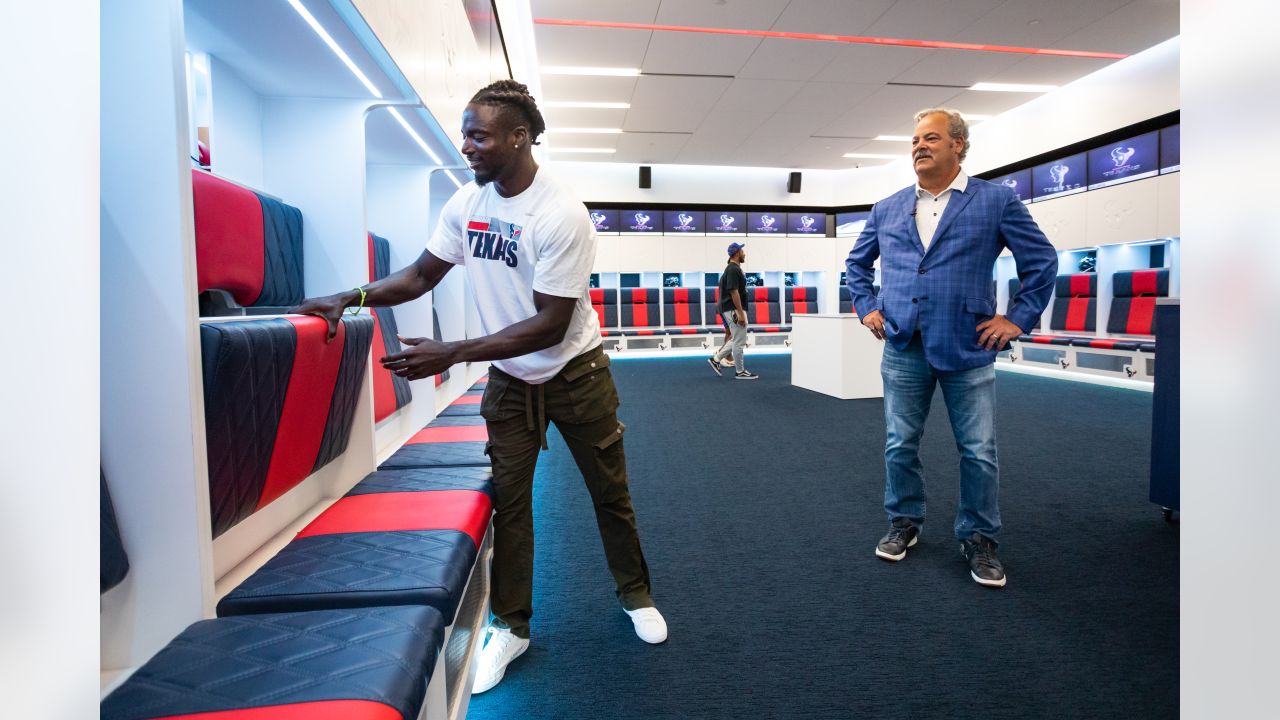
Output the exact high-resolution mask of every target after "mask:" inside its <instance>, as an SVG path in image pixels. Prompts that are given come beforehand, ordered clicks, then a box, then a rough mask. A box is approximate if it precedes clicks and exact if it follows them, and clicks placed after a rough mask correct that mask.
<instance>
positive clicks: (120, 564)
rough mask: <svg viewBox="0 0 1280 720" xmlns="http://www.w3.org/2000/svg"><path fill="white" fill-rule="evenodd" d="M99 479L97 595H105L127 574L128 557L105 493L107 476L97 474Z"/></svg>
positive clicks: (113, 510)
mask: <svg viewBox="0 0 1280 720" xmlns="http://www.w3.org/2000/svg"><path fill="white" fill-rule="evenodd" d="M99 477H100V478H101V490H100V492H101V504H102V514H101V515H100V516H99V520H98V534H99V536H100V543H99V550H98V552H99V562H98V568H99V576H100V577H99V588H100V590H99V591H98V592H99V594H101V593H105V592H106V591H108V590H110V589H111V588H113V587H115V586H117V585H119V584H120V583H121V582H122V581H123V580H124V576H125V575H128V574H129V555H128V554H127V553H126V552H125V551H124V540H123V539H122V538H121V537H120V525H119V524H118V523H117V522H116V508H115V505H113V504H112V502H111V493H110V492H108V491H107V475H106V473H99Z"/></svg>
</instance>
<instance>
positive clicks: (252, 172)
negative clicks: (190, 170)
mask: <svg viewBox="0 0 1280 720" xmlns="http://www.w3.org/2000/svg"><path fill="white" fill-rule="evenodd" d="M209 83H210V85H211V87H212V90H211V94H212V107H213V121H212V123H211V124H210V126H209V158H210V163H211V166H210V167H211V170H212V171H213V172H214V173H216V174H218V175H221V176H222V177H225V178H228V179H230V180H235V181H236V182H238V183H241V184H243V185H248V186H249V187H251V188H255V189H262V98H261V97H259V96H258V94H257V93H255V92H254V91H253V89H252V88H250V87H249V86H248V85H247V84H245V82H244V80H243V79H241V78H240V76H239V75H237V74H236V72H235V71H234V70H232V69H231V66H230V65H228V64H226V63H225V62H223V61H222V60H220V59H219V58H217V57H216V56H213V55H210V56H209Z"/></svg>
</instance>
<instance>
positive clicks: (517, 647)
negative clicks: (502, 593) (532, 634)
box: [471, 625, 529, 694]
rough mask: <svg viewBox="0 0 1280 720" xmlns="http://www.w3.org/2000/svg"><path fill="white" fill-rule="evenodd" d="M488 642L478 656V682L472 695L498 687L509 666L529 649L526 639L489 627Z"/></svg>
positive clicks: (508, 631)
mask: <svg viewBox="0 0 1280 720" xmlns="http://www.w3.org/2000/svg"><path fill="white" fill-rule="evenodd" d="M486 635H487V637H488V640H487V642H485V644H484V648H482V649H481V650H480V653H479V654H478V655H477V656H476V681H475V684H474V685H472V687H471V692H472V694H476V693H482V692H484V691H486V690H489V689H491V688H492V687H493V686H494V685H497V684H498V683H499V682H500V681H501V680H502V676H503V675H505V674H506V673H507V665H509V664H511V661H512V660H515V659H516V658H518V657H520V656H521V655H523V654H524V651H525V650H528V649H529V641H528V639H526V638H521V637H516V636H515V634H514V633H512V632H511V631H510V630H505V629H501V628H496V627H494V626H492V625H490V626H489V631H488V633H486Z"/></svg>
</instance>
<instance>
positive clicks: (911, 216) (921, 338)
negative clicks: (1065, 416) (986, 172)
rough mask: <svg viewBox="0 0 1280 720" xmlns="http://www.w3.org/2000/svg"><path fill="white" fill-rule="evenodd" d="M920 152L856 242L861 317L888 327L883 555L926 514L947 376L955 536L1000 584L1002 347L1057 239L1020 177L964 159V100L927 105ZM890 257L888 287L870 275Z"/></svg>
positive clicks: (853, 258) (854, 278)
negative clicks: (908, 178)
mask: <svg viewBox="0 0 1280 720" xmlns="http://www.w3.org/2000/svg"><path fill="white" fill-rule="evenodd" d="M915 120H916V127H915V134H914V136H913V137H912V140H911V158H912V164H913V167H914V169H915V172H916V177H917V178H918V182H917V184H916V185H915V186H914V187H908V188H905V189H903V190H900V191H899V192H897V193H895V194H893V195H891V196H889V197H888V198H886V199H884V200H882V201H880V202H879V203H877V204H876V206H875V207H874V208H872V210H871V217H870V218H868V219H867V224H866V227H865V228H863V230H862V234H861V235H859V236H858V241H857V243H856V244H855V245H854V246H853V249H852V250H851V251H850V252H849V258H848V260H847V261H846V263H845V265H846V267H847V268H848V285H849V290H850V292H851V293H852V294H853V305H854V309H855V310H856V311H857V313H858V316H859V317H860V318H861V319H862V324H863V325H865V326H866V327H867V328H868V329H869V330H870V331H871V332H872V333H873V334H874V335H875V336H876V337H877V338H879V339H881V340H887V342H886V343H885V347H884V358H883V360H882V362H881V366H880V367H881V376H882V377H883V378H884V416H885V426H886V440H885V450H884V460H885V491H884V508H885V512H886V514H887V515H888V517H889V524H890V525H889V532H888V534H886V535H885V536H884V537H883V538H881V540H880V542H879V544H877V545H876V555H877V556H878V557H880V558H883V559H885V560H890V561H898V560H901V559H903V558H904V557H906V555H907V548H909V547H911V546H913V545H915V544H916V541H917V540H918V538H919V535H920V527H921V525H922V524H923V523H924V518H925V489H924V468H923V466H922V465H921V463H920V456H919V451H920V438H921V437H922V435H923V433H924V425H925V420H926V419H927V418H928V417H929V407H930V405H931V404H932V400H933V393H934V387H935V386H937V385H941V386H942V396H943V398H944V400H945V401H946V405H947V414H948V415H949V416H950V419H951V430H952V433H953V434H954V435H955V440H956V445H957V446H958V447H959V448H960V507H959V509H958V510H957V512H956V518H955V527H954V532H955V537H956V538H957V539H958V540H959V541H960V550H961V553H962V554H963V555H964V557H965V559H966V560H967V561H968V563H969V573H970V575H971V576H972V577H973V579H974V580H975V581H976V582H978V583H979V584H981V585H985V586H988V587H1003V586H1004V584H1005V571H1004V566H1003V565H1002V564H1001V562H1000V560H999V558H998V557H997V555H996V547H997V542H998V540H997V538H998V536H999V532H1000V508H999V504H998V493H999V488H1000V474H999V461H998V458H997V455H996V425H995V420H996V392H995V366H994V363H995V356H996V352H998V351H999V350H1000V349H1002V348H1003V347H1004V346H1005V345H1006V344H1008V342H1009V341H1010V340H1012V339H1014V338H1016V337H1017V336H1018V335H1019V334H1020V333H1022V332H1023V331H1024V330H1025V329H1027V328H1030V327H1032V326H1033V325H1034V324H1035V320H1036V318H1037V317H1039V315H1040V313H1042V312H1043V311H1044V308H1045V305H1046V304H1047V303H1048V301H1049V296H1050V294H1051V293H1052V291H1053V283H1054V277H1055V276H1056V274H1057V272H1058V258H1057V253H1056V252H1055V251H1054V248H1053V245H1051V244H1050V243H1049V240H1048V238H1046V237H1045V236H1044V233H1042V232H1040V228H1039V227H1037V226H1036V223H1035V221H1034V220H1033V219H1032V218H1031V214H1030V213H1029V212H1027V209H1026V207H1025V206H1023V204H1022V203H1021V202H1020V201H1019V200H1018V199H1017V198H1016V197H1015V196H1014V194H1013V191H1012V190H1010V189H1009V188H1006V187H1003V186H1000V185H993V184H991V183H988V182H985V181H983V180H978V179H975V178H970V177H968V176H966V175H965V173H964V172H963V171H962V170H961V169H960V163H961V162H962V161H963V160H964V158H965V155H967V154H968V152H969V127H968V124H967V123H966V122H965V120H964V118H963V117H961V115H960V113H957V112H955V111H952V110H944V109H940V108H931V109H929V110H923V111H921V112H919V113H917V114H916V116H915ZM1005 248H1008V249H1009V250H1010V251H1012V253H1013V257H1014V260H1015V261H1016V262H1017V266H1018V277H1019V279H1020V280H1021V281H1022V287H1021V289H1020V290H1019V291H1018V292H1017V294H1015V295H1014V296H1013V297H1012V298H1010V300H1009V307H1008V311H1007V314H1006V315H999V314H997V313H996V300H995V289H994V287H993V283H992V274H993V273H992V271H993V268H994V266H995V261H996V258H997V257H998V256H999V255H1000V253H1001V252H1002V251H1003V250H1004V249H1005ZM876 258H879V259H880V274H881V277H880V285H881V292H880V296H879V297H877V296H876V295H875V294H874V292H873V288H872V278H873V277H874V267H873V265H874V263H875V260H876Z"/></svg>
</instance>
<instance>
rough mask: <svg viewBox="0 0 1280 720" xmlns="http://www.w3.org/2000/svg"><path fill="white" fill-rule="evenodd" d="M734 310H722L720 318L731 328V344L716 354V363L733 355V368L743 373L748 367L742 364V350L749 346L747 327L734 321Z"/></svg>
mask: <svg viewBox="0 0 1280 720" xmlns="http://www.w3.org/2000/svg"><path fill="white" fill-rule="evenodd" d="M733 314H734V311H733V310H722V311H720V316H721V317H723V318H724V322H725V324H726V325H728V326H729V344H728V345H725V346H724V347H723V348H721V349H720V352H718V353H716V362H720V360H721V359H722V358H726V357H729V355H733V367H734V370H735V371H737V372H743V371H744V370H746V367H744V366H743V364H742V350H743V348H745V347H746V346H747V326H746V325H739V324H737V323H735V322H734V321H733Z"/></svg>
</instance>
